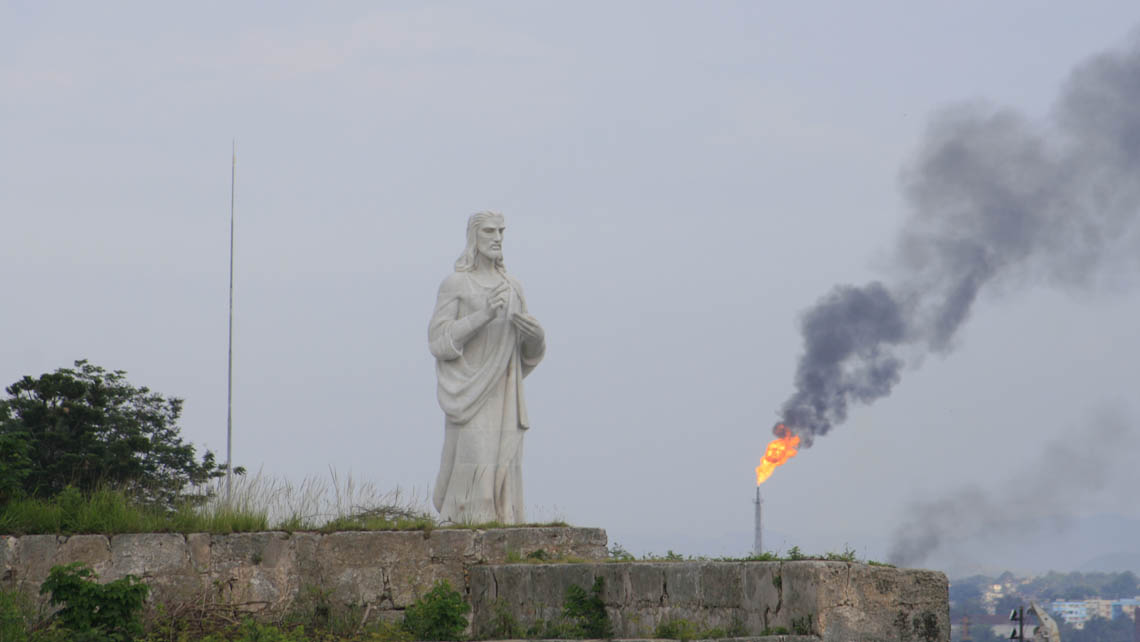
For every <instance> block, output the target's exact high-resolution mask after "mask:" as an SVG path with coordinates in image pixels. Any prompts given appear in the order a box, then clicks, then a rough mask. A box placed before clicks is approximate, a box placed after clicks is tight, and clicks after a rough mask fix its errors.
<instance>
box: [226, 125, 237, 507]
mask: <svg viewBox="0 0 1140 642" xmlns="http://www.w3.org/2000/svg"><path fill="white" fill-rule="evenodd" d="M232 145H233V149H232V152H233V157H232V162H231V164H230V329H229V355H228V358H227V362H226V503H227V504H228V503H229V502H230V494H231V493H232V491H233V479H232V478H233V472H234V471H233V437H234V414H233V406H234V185H235V184H236V182H237V141H236V140H235V141H232Z"/></svg>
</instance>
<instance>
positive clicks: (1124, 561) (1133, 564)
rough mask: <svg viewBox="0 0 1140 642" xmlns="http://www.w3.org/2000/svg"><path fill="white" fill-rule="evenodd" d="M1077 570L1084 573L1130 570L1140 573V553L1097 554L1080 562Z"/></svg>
mask: <svg viewBox="0 0 1140 642" xmlns="http://www.w3.org/2000/svg"><path fill="white" fill-rule="evenodd" d="M1079 570H1080V571H1081V572H1084V573H1092V572H1095V571H1100V572H1103V573H1113V572H1119V571H1132V572H1133V573H1135V574H1137V575H1140V553H1126V552H1115V553H1105V554H1103V555H1097V556H1096V557H1093V558H1091V559H1089V560H1088V561H1086V562H1085V563H1083V564H1081V567H1080V569H1079Z"/></svg>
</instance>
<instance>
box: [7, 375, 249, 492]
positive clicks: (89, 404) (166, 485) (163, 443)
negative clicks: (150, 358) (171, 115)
mask: <svg viewBox="0 0 1140 642" xmlns="http://www.w3.org/2000/svg"><path fill="white" fill-rule="evenodd" d="M6 390H7V392H8V394H9V395H10V397H9V398H8V399H5V400H3V401H0V457H2V459H0V469H2V470H3V471H4V472H3V474H2V475H0V498H3V499H4V500H10V499H13V498H16V497H20V496H27V497H34V498H50V497H54V496H55V495H57V494H59V493H60V492H62V491H63V490H64V489H65V488H68V487H75V488H77V489H79V490H80V491H82V492H86V493H90V492H94V491H95V490H97V489H99V488H100V487H105V486H107V485H111V486H114V487H116V488H122V489H124V490H126V491H127V492H129V493H130V494H131V495H132V496H133V497H135V499H136V500H137V501H139V502H142V503H147V504H154V505H157V506H162V507H167V508H174V507H175V506H176V505H177V504H179V503H181V502H184V501H187V500H191V499H196V498H195V497H192V496H189V495H188V493H187V491H188V490H190V489H192V488H193V487H195V486H200V485H202V484H204V483H206V482H207V481H209V480H210V479H214V478H217V477H220V476H222V475H224V474H225V470H224V467H223V466H221V465H220V464H218V463H217V461H215V458H214V455H213V453H211V452H210V451H206V453H205V454H204V455H203V456H202V457H201V459H200V460H199V459H198V458H197V456H196V454H195V452H194V447H193V446H192V445H190V444H187V443H184V442H183V441H182V439H181V437H180V436H179V428H178V419H179V417H180V416H181V414H182V400H181V399H176V398H173V397H169V398H168V397H164V396H162V395H160V394H158V393H154V392H151V391H150V390H149V389H148V388H145V387H135V386H132V385H131V384H129V383H127V381H126V373H125V372H123V371H121V370H116V371H113V372H108V371H106V370H104V369H103V368H100V367H99V366H96V365H92V364H90V363H88V362H87V361H76V362H75V368H74V369H73V368H60V369H58V370H56V371H55V372H52V373H47V374H43V375H40V376H39V377H38V378H32V377H30V376H25V377H24V378H23V379H21V380H19V381H17V382H15V383H13V384H12V385H10V386H8V387H7V389H6ZM239 471H240V469H239Z"/></svg>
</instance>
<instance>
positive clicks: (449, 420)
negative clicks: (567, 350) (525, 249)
mask: <svg viewBox="0 0 1140 642" xmlns="http://www.w3.org/2000/svg"><path fill="white" fill-rule="evenodd" d="M499 276H500V277H501V279H500V280H499V281H496V283H494V284H492V285H491V286H484V285H481V284H480V283H479V282H477V281H476V280H475V277H474V276H473V275H472V274H471V273H470V272H455V273H453V274H451V275H450V276H448V277H447V278H446V279H444V281H443V283H442V284H441V285H440V287H439V296H438V297H437V299H436V304H435V311H434V312H433V314H432V318H431V323H430V325H429V326H428V345H429V348H430V349H431V353H432V355H433V356H434V357H435V359H436V377H437V379H438V387H437V392H436V394H437V397H438V399H439V406H440V408H442V409H443V412H444V415H445V416H446V421H445V424H444V442H443V454H442V456H441V458H440V466H439V476H438V477H437V478H436V483H435V489H434V491H433V493H432V503H433V504H435V508H436V510H438V511H439V513H440V516H441V517H442V519H443V520H444V521H451V522H456V523H481V522H490V521H498V522H502V523H505V524H515V523H520V522H523V521H525V516H524V512H523V492H522V450H523V435H524V431H526V430H527V429H528V428H529V427H530V420H529V417H528V415H527V411H526V400H525V397H524V395H523V377H525V376H527V375H528V374H530V371H531V370H533V369H534V367H535V366H536V365H538V363H539V362H540V361H541V360H542V357H543V354H544V352H545V345H544V344H543V343H542V342H537V343H534V344H532V343H526V344H524V342H523V341H522V340H521V337H520V334H519V331H518V330H517V329H516V328H515V326H514V324H513V323H511V320H510V319H511V314H513V313H516V312H519V313H525V312H526V299H525V298H524V297H523V291H522V286H521V285H520V284H519V282H518V281H516V280H515V279H513V278H511V277H510V276H508V275H506V274H500V275H499ZM502 279H505V280H506V282H507V284H508V285H509V286H510V287H509V293H508V297H507V304H506V306H504V308H503V309H501V310H499V312H498V314H497V315H496V316H495V318H494V319H492V320H491V321H490V322H488V323H487V324H486V325H485V326H483V327H482V328H481V329H479V330H476V331H475V333H474V334H472V335H471V336H470V337H469V338H468V339H467V341H466V342H465V343H464V344H463V345H458V344H457V343H456V342H455V340H454V337H455V336H462V335H463V334H466V332H464V331H465V330H467V329H470V327H471V325H470V324H474V323H475V319H474V318H472V317H471V314H472V313H473V312H478V311H479V310H481V309H483V307H484V306H485V304H486V300H487V296H488V295H489V294H490V293H491V291H492V290H494V288H495V287H496V286H497V285H498V284H499V283H501V280H502Z"/></svg>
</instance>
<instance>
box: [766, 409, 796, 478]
mask: <svg viewBox="0 0 1140 642" xmlns="http://www.w3.org/2000/svg"><path fill="white" fill-rule="evenodd" d="M776 431H777V432H778V433H780V435H781V436H780V437H777V438H776V439H773V440H772V441H771V442H770V443H769V444H768V449H767V450H765V451H764V459H763V460H762V461H761V462H760V465H759V466H757V467H756V485H757V486H759V485H760V484H763V483H764V482H765V480H767V479H768V478H769V477H771V476H772V473H773V472H775V470H776V466H783V465H784V463H785V462H787V461H788V460H789V459H791V458H792V457H795V456H796V453H797V452H799V451H798V450H796V446H799V445H800V436H799V435H793V434H792V431H790V430H788V427H787V426H785V425H784V424H778V425H777V426H776Z"/></svg>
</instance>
